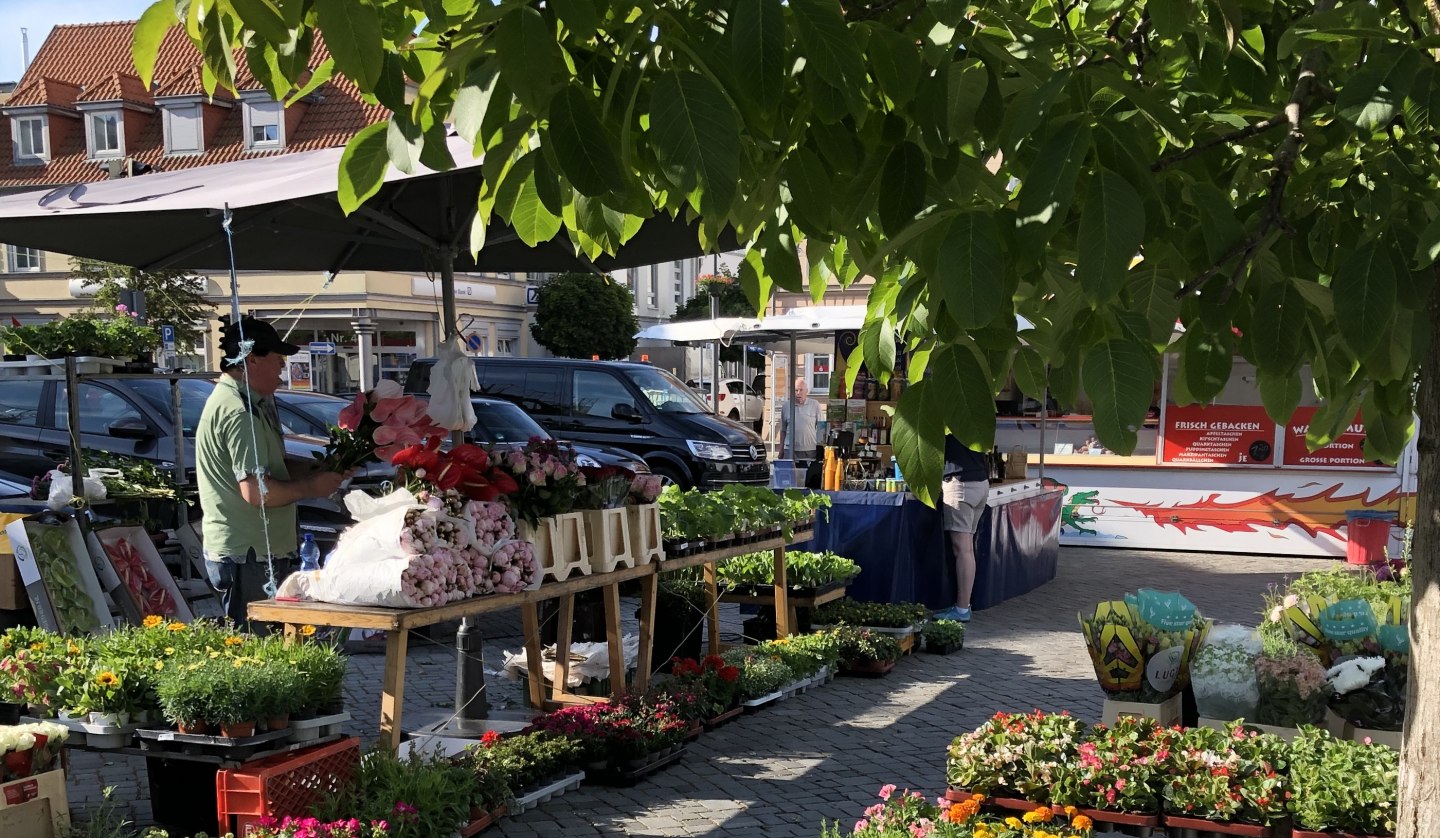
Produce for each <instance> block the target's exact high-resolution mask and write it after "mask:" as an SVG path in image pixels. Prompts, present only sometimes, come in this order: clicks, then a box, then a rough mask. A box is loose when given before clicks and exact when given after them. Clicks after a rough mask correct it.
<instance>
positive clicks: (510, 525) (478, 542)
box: [465, 500, 515, 551]
mask: <svg viewBox="0 0 1440 838" xmlns="http://www.w3.org/2000/svg"><path fill="white" fill-rule="evenodd" d="M465 515H466V516H467V517H468V518H469V519H470V523H471V524H473V525H474V526H475V542H474V543H475V546H476V547H477V548H479V549H480V550H482V551H491V550H494V549H495V545H496V544H498V543H500V542H501V541H504V540H506V539H509V538H514V537H515V519H514V518H511V517H510V513H509V512H508V511H506V509H505V504H503V503H499V502H493V503H486V502H485V501H478V500H472V501H470V502H468V503H466V504H465Z"/></svg>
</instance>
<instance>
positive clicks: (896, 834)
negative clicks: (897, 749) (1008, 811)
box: [821, 783, 1094, 838]
mask: <svg viewBox="0 0 1440 838" xmlns="http://www.w3.org/2000/svg"><path fill="white" fill-rule="evenodd" d="M984 802H985V798H984V795H980V794H976V795H973V796H972V797H969V798H967V799H964V800H958V801H957V800H947V799H945V798H943V797H941V798H937V799H936V800H935V801H934V802H931V801H930V800H929V799H927V798H926V797H925V795H923V794H921V793H920V792H918V791H911V790H909V789H905V790H904V791H900V790H897V788H896V787H895V785H894V784H893V783H888V784H886V785H884V786H882V787H881V788H880V802H879V803H875V804H873V805H871V806H869V807H867V808H866V809H865V812H864V814H863V815H862V817H861V818H860V819H859V820H857V821H855V825H854V826H853V827H852V828H851V829H850V831H849V832H843V831H842V829H841V825H840V824H839V823H838V822H837V823H835V824H829V825H826V826H825V828H824V830H823V831H822V832H821V838H842V836H845V835H849V836H852V838H1089V836H1090V834H1091V829H1092V828H1093V827H1094V823H1092V822H1091V820H1090V818H1088V817H1087V816H1085V815H1084V814H1081V813H1080V812H1078V811H1076V810H1075V808H1074V807H1065V808H1064V809H1060V808H1051V807H1048V806H1041V807H1039V808H1037V809H1034V810H1032V811H1029V812H1026V813H1025V814H1024V815H1006V816H1001V815H989V814H985V813H984V812H983V811H982V806H983V804H984Z"/></svg>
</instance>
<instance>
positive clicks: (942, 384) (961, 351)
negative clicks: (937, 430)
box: [925, 341, 995, 450]
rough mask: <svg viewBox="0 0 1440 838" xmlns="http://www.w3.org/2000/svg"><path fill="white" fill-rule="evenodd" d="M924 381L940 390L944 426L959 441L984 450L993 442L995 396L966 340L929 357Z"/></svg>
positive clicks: (976, 356)
mask: <svg viewBox="0 0 1440 838" xmlns="http://www.w3.org/2000/svg"><path fill="white" fill-rule="evenodd" d="M925 380H926V381H927V382H928V383H929V384H930V385H931V386H932V387H935V388H936V392H937V393H944V394H945V397H944V398H942V399H941V400H940V404H941V410H942V411H943V412H944V415H945V425H946V426H947V427H948V428H949V429H950V433H951V435H953V436H954V437H955V438H956V439H958V440H960V442H961V443H962V444H964V445H965V446H967V447H969V448H974V449H976V450H984V449H987V448H989V447H990V445H991V444H992V443H993V442H994V441H995V398H994V391H993V388H992V387H991V386H990V372H989V369H988V368H987V365H986V364H985V362H984V361H982V360H981V358H980V356H979V355H978V354H977V353H976V351H975V348H974V347H973V346H972V345H970V343H969V342H968V341H966V342H964V343H952V344H949V345H948V346H942V347H941V348H940V349H938V350H936V351H935V353H934V354H933V355H932V356H931V357H930V363H929V366H928V370H927V373H926V378H925Z"/></svg>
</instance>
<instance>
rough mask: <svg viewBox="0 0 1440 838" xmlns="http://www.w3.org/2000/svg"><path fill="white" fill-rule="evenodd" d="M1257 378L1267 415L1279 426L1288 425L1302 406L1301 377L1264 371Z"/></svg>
mask: <svg viewBox="0 0 1440 838" xmlns="http://www.w3.org/2000/svg"><path fill="white" fill-rule="evenodd" d="M1256 378H1257V381H1256V383H1257V385H1258V386H1259V388H1260V403H1261V404H1263V405H1265V414H1266V415H1267V416H1269V417H1270V418H1271V419H1272V420H1274V421H1275V423H1276V424H1277V425H1284V424H1286V423H1288V422H1289V421H1290V419H1291V417H1293V416H1294V415H1295V408H1297V407H1299V406H1300V395H1301V393H1300V390H1301V388H1300V376H1298V375H1294V374H1293V373H1276V372H1266V371H1265V370H1263V369H1262V370H1260V371H1258V372H1257V374H1256Z"/></svg>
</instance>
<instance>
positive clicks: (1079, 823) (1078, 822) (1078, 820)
mask: <svg viewBox="0 0 1440 838" xmlns="http://www.w3.org/2000/svg"><path fill="white" fill-rule="evenodd" d="M1070 825H1071V826H1073V827H1075V828H1076V829H1089V828H1090V827H1092V826H1094V825H1095V822H1094V821H1092V820H1090V819H1089V818H1087V817H1085V816H1084V815H1076V816H1075V820H1073V821H1071V822H1070Z"/></svg>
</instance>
